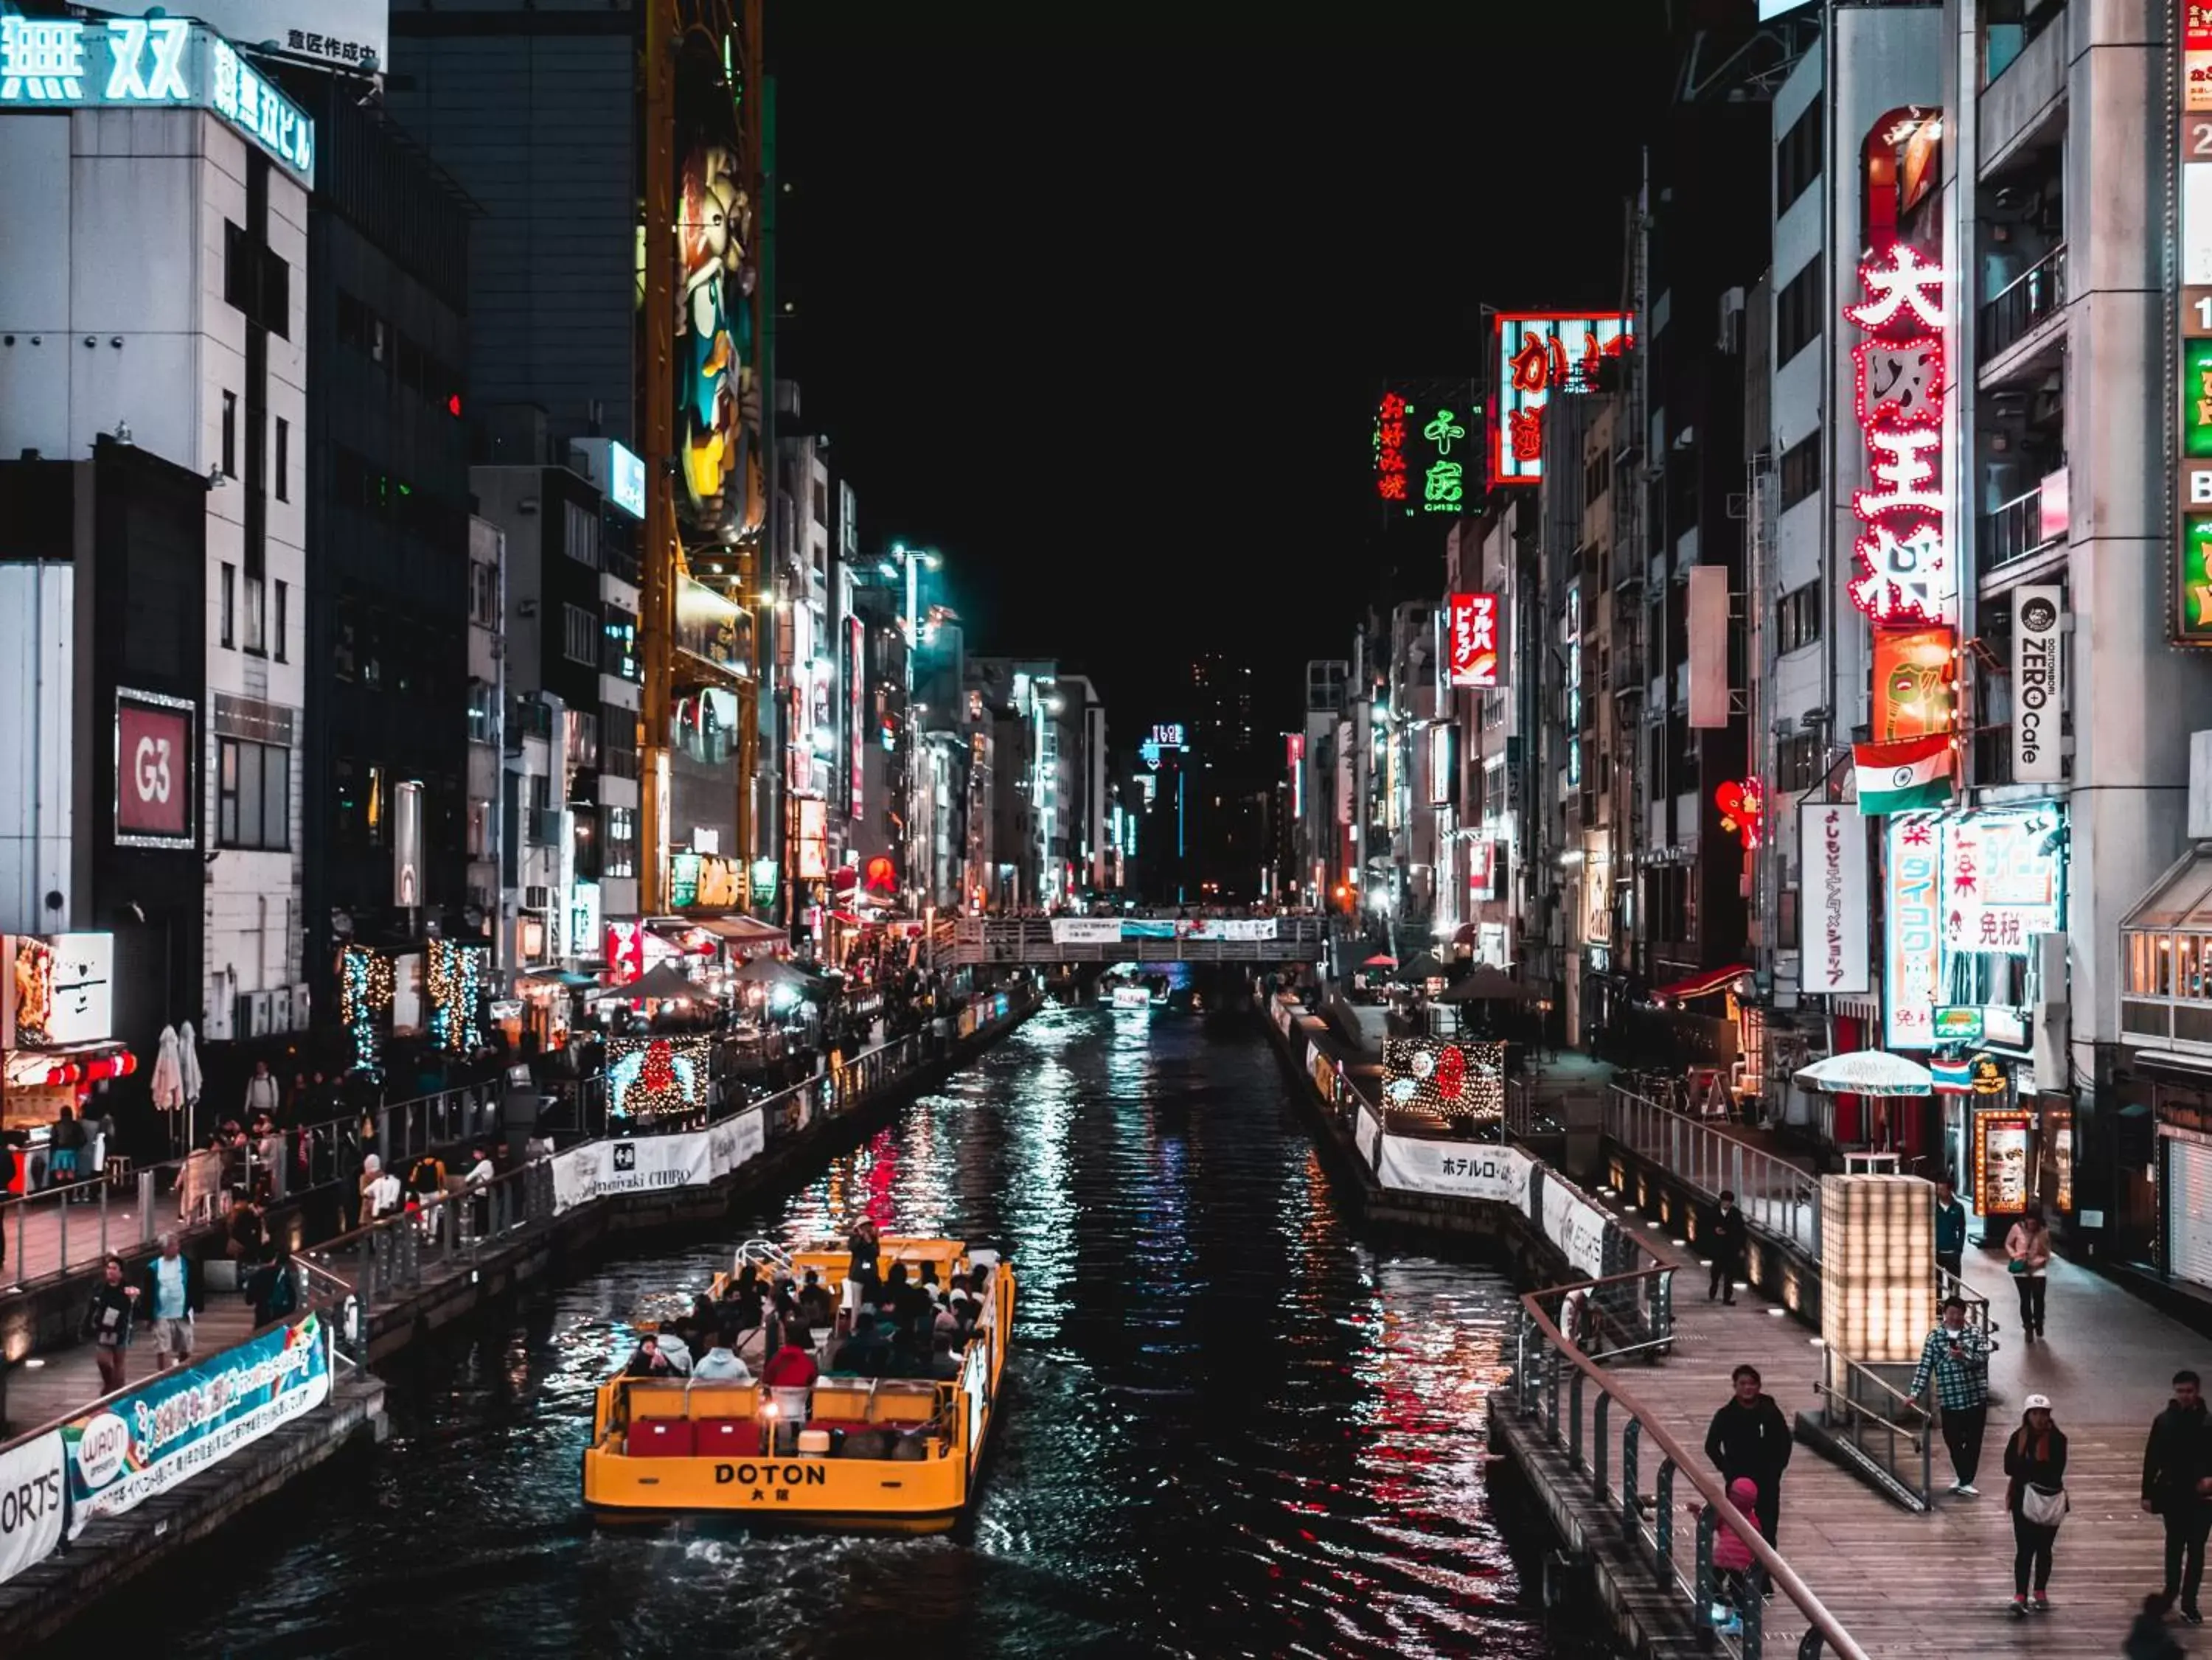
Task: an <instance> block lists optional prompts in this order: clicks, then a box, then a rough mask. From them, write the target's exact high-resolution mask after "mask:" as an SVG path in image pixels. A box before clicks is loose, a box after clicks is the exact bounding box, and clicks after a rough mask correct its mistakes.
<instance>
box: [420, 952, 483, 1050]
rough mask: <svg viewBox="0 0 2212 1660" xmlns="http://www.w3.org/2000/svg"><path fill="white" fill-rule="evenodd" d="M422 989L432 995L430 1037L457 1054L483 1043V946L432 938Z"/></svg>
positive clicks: (442, 1047) (476, 1047)
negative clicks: (481, 1014) (480, 1017)
mask: <svg viewBox="0 0 2212 1660" xmlns="http://www.w3.org/2000/svg"><path fill="white" fill-rule="evenodd" d="M423 989H424V990H425V991H427V992H428V994H429V998H430V1041H431V1042H432V1043H433V1044H435V1045H437V1046H438V1047H439V1048H440V1049H443V1050H446V1051H449V1052H451V1053H453V1054H456V1055H472V1054H474V1053H475V1052H476V1051H477V1050H478V1049H480V1048H482V1047H483V1026H482V1024H481V1023H480V1019H479V1011H480V1010H481V1009H483V947H482V946H477V945H456V944H455V943H453V942H452V941H450V940H432V941H431V942H430V948H429V951H428V954H427V955H426V958H425V966H424V969H423Z"/></svg>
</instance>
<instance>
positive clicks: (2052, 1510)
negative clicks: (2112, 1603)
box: [2004, 1395, 2068, 1620]
mask: <svg viewBox="0 0 2212 1660" xmlns="http://www.w3.org/2000/svg"><path fill="white" fill-rule="evenodd" d="M2026 1406H2027V1415H2026V1416H2025V1417H2023V1418H2022V1419H2021V1422H2020V1427H2019V1428H2018V1429H2016V1430H2015V1431H2013V1433H2012V1439H2010V1440H2009V1441H2007V1442H2006V1443H2005V1454H2004V1469H2005V1474H2006V1475H2008V1476H2009V1477H2010V1478H2011V1484H2010V1485H2009V1486H2008V1487H2007V1488H2006V1490H2005V1508H2006V1509H2007V1510H2008V1511H2010V1512H2012V1538H2013V1547H2014V1549H2013V1558H2012V1617H2013V1618H2014V1619H2015V1620H2024V1619H2026V1618H2027V1615H2028V1613H2029V1611H2030V1610H2031V1609H2033V1611H2034V1612H2035V1613H2037V1614H2048V1613H2050V1612H2051V1599H2050V1597H2049V1596H2046V1595H2045V1591H2046V1590H2048V1589H2049V1588H2050V1584H2051V1546H2052V1545H2053V1544H2055V1543H2056V1542H2057V1539H2058V1524H2059V1523H2061V1522H2062V1521H2063V1520H2064V1519H2065V1518H2066V1511H2067V1508H2068V1506H2067V1499H2066V1433H2065V1432H2064V1431H2063V1430H2062V1429H2060V1428H2059V1427H2058V1426H2057V1425H2056V1424H2054V1423H2052V1422H2051V1397H2050V1396H2048V1395H2031V1396H2028V1397H2027V1403H2026ZM2031 1568H2033V1570H2034V1576H2035V1600H2034V1601H2033V1602H2029V1601H2028V1595H2027V1590H2028V1572H2029V1570H2030V1569H2031Z"/></svg>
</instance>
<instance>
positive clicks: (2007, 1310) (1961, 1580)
mask: <svg viewBox="0 0 2212 1660" xmlns="http://www.w3.org/2000/svg"><path fill="white" fill-rule="evenodd" d="M1620 1220H1621V1221H1623V1222H1624V1223H1626V1225H1628V1226H1630V1227H1632V1228H1634V1229H1635V1230H1636V1231H1637V1232H1638V1233H1639V1234H1640V1235H1641V1237H1642V1238H1643V1239H1644V1244H1645V1245H1647V1246H1648V1247H1649V1248H1650V1249H1651V1250H1652V1251H1654V1252H1655V1254H1656V1255H1658V1256H1659V1257H1661V1258H1662V1260H1665V1261H1668V1262H1672V1263H1676V1264H1677V1265H1678V1266H1679V1268H1680V1272H1679V1273H1678V1274H1677V1275H1676V1276H1675V1287H1674V1290H1675V1312H1676V1316H1677V1330H1678V1333H1679V1336H1678V1341H1677V1342H1676V1344H1675V1346H1674V1353H1673V1354H1671V1355H1670V1356H1669V1357H1668V1359H1667V1360H1663V1361H1662V1362H1660V1363H1658V1364H1656V1365H1654V1366H1644V1365H1640V1364H1638V1363H1637V1362H1635V1361H1633V1360H1629V1361H1626V1362H1624V1363H1623V1364H1622V1366H1620V1368H1619V1372H1618V1375H1619V1377H1620V1380H1621V1383H1622V1385H1623V1387H1624V1388H1625V1389H1626V1390H1627V1392H1628V1393H1629V1394H1630V1395H1631V1396H1633V1397H1634V1398H1635V1400H1636V1401H1637V1403H1638V1404H1639V1405H1641V1406H1642V1407H1644V1409H1646V1410H1648V1411H1650V1413H1652V1414H1653V1415H1655V1416H1656V1417H1657V1418H1658V1419H1659V1420H1660V1421H1662V1423H1663V1424H1664V1425H1665V1426H1666V1427H1667V1429H1668V1433H1670V1434H1672V1435H1673V1436H1674V1438H1675V1439H1677V1440H1678V1441H1680V1443H1681V1444H1682V1445H1683V1446H1684V1447H1685V1448H1686V1449H1687V1450H1689V1451H1692V1453H1696V1454H1701V1453H1702V1451H1703V1448H1704V1445H1705V1430H1706V1426H1707V1424H1708V1423H1709V1422H1710V1421H1711V1417H1712V1415H1713V1412H1714V1411H1715V1409H1717V1408H1718V1407H1719V1406H1720V1404H1721V1403H1723V1402H1724V1401H1725V1400H1726V1399H1727V1398H1728V1395H1729V1372H1731V1371H1732V1370H1733V1369H1734V1368H1735V1366H1737V1365H1738V1364H1739V1363H1741V1362H1744V1361H1748V1362H1750V1363H1751V1364H1752V1365H1753V1366H1757V1367H1758V1368H1759V1372H1760V1375H1761V1376H1762V1377H1763V1378H1764V1379H1765V1385H1766V1390H1767V1393H1768V1394H1770V1395H1771V1396H1774V1398H1775V1399H1776V1401H1777V1402H1778V1403H1779V1404H1780V1405H1781V1407H1782V1409H1783V1410H1784V1413H1785V1414H1786V1415H1789V1416H1790V1417H1791V1418H1793V1419H1794V1418H1795V1417H1796V1415H1797V1414H1798V1413H1799V1412H1801V1411H1802V1412H1807V1413H1811V1412H1814V1411H1816V1410H1817V1409H1818V1406H1819V1397H1818V1396H1817V1395H1816V1393H1815V1384H1817V1383H1818V1381H1819V1378H1820V1348H1819V1347H1818V1346H1817V1344H1816V1342H1814V1335H1813V1333H1812V1332H1811V1331H1810V1330H1808V1328H1807V1327H1806V1326H1805V1325H1803V1324H1801V1323H1800V1322H1798V1321H1797V1320H1796V1319H1795V1318H1791V1317H1790V1316H1788V1315H1786V1314H1783V1313H1780V1312H1778V1305H1775V1304H1773V1303H1771V1302H1770V1301H1768V1300H1765V1299H1764V1298H1761V1297H1759V1296H1758V1295H1757V1294H1756V1293H1750V1292H1738V1293H1737V1294H1736V1303H1735V1307H1733V1308H1731V1307H1728V1306H1725V1305H1723V1304H1720V1303H1709V1302H1708V1301H1707V1300H1706V1297H1705V1293H1706V1285H1707V1276H1706V1274H1705V1271H1704V1269H1703V1268H1702V1266H1701V1265H1700V1264H1699V1262H1698V1261H1697V1259H1696V1258H1695V1257H1693V1256H1692V1254H1691V1253H1690V1252H1689V1251H1686V1250H1684V1249H1682V1248H1680V1247H1679V1246H1677V1245H1674V1243H1673V1241H1672V1240H1671V1239H1668V1238H1666V1237H1665V1236H1663V1235H1662V1234H1661V1233H1658V1232H1657V1231H1656V1230H1655V1229H1653V1228H1651V1227H1650V1226H1649V1225H1648V1224H1646V1223H1644V1221H1643V1220H1642V1219H1641V1218H1639V1217H1638V1216H1635V1215H1631V1214H1626V1213H1623V1214H1621V1215H1620ZM2052 1267H2053V1274H2052V1276H2051V1289H2050V1324H2051V1330H2052V1332H2053V1334H2054V1340H2053V1341H2052V1342H2050V1343H2047V1344H2037V1345H2035V1346H2033V1348H2031V1347H2029V1346H2027V1344H2025V1343H2024V1342H2020V1341H2019V1340H2018V1338H2017V1322H2016V1319H2015V1318H2012V1317H2013V1316H2014V1314H2015V1308H2014V1297H2013V1294H2012V1293H2011V1291H2010V1289H2009V1286H2010V1281H2009V1277H2008V1275H2006V1274H2005V1273H2004V1271H2003V1269H2002V1264H2001V1263H1999V1262H1997V1261H1996V1260H1994V1259H1990V1258H1988V1257H1983V1256H1981V1255H1980V1254H1978V1253H1976V1254H1972V1255H1970V1257H1969V1258H1968V1263H1967V1278H1968V1279H1969V1281H1972V1282H1973V1283H1974V1284H1975V1285H1976V1287H1977V1288H1978V1289H1979V1290H1981V1291H1982V1292H1983V1293H1984V1294H1986V1295H1989V1296H1990V1298H1991V1299H1992V1301H1993V1304H1994V1306H1995V1312H1996V1319H1997V1323H1998V1325H1999V1328H2000V1332H1999V1342H2000V1344H2001V1348H2000V1350H1999V1353H1998V1354H1997V1355H1996V1359H1995V1360H1994V1361H1993V1363H1992V1365H1991V1368H1990V1381H1991V1386H1992V1390H1993V1392H1994V1393H1995V1394H1996V1396H1997V1397H1998V1399H1997V1400H1996V1402H1995V1403H1993V1404H1992V1407H1991V1410H1990V1428H1989V1433H1988V1435H1987V1438H1986V1440H1985V1443H1984V1456H1983V1461H1982V1468H1981V1470H1980V1473H1979V1475H1978V1481H1977V1485H1978V1487H1981V1489H1982V1493H1983V1496H1982V1497H1981V1498H1979V1499H1954V1498H1951V1497H1949V1496H1948V1495H1946V1496H1943V1497H1942V1498H1940V1499H1938V1501H1937V1505H1936V1510H1935V1512H1933V1513H1932V1514H1929V1515H1915V1514H1913V1513H1911V1512H1907V1511H1905V1510H1904V1509H1902V1508H1900V1507H1899V1506H1897V1505H1895V1504H1893V1503H1892V1502H1891V1501H1889V1500H1888V1499H1884V1498H1882V1497H1881V1496H1879V1495H1878V1494H1877V1493H1875V1491H1874V1489H1873V1488H1872V1487H1869V1486H1868V1485H1867V1484H1866V1483H1864V1482H1863V1481H1861V1480H1859V1479H1858V1478H1857V1476H1855V1475H1850V1474H1848V1473H1846V1472H1845V1471H1844V1469H1841V1468H1840V1467H1838V1465H1835V1464H1833V1463H1829V1462H1828V1461H1827V1460H1826V1459H1825V1458H1824V1457H1821V1456H1820V1454H1819V1453H1818V1452H1816V1451H1814V1450H1813V1449H1812V1448H1810V1447H1808V1446H1805V1445H1802V1444H1801V1445H1799V1446H1798V1447H1797V1449H1796V1455H1795V1456H1794V1457H1792V1459H1791V1461H1790V1469H1789V1473H1788V1475H1786V1476H1785V1477H1784V1481H1783V1484H1782V1505H1781V1530H1780V1538H1779V1540H1778V1544H1779V1547H1780V1549H1781V1552H1782V1554H1783V1556H1784V1559H1785V1560H1787V1561H1788V1562H1789V1563H1790V1566H1791V1567H1792V1568H1794V1569H1795V1570H1796V1572H1797V1573H1798V1574H1799V1575H1800V1576H1801V1577H1802V1578H1803V1579H1804V1580H1805V1582H1806V1584H1808V1585H1809V1586H1810V1587H1811V1588H1812V1590H1813V1591H1814V1594H1815V1595H1816V1596H1819V1597H1820V1599H1821V1601H1822V1602H1825V1603H1826V1605H1827V1607H1828V1609H1830V1610H1831V1612H1832V1613H1833V1614H1834V1615H1836V1616H1837V1617H1838V1619H1839V1620H1840V1621H1842V1622H1843V1624H1844V1628H1845V1629H1846V1630H1848V1631H1849V1632H1850V1633H1851V1635H1852V1636H1853V1637H1854V1638H1855V1639H1857V1641H1858V1642H1859V1643H1860V1644H1861V1645H1863V1647H1864V1648H1865V1649H1866V1651H1867V1652H1868V1653H1869V1655H1882V1656H1896V1657H1926V1660H1936V1657H1939V1656H1940V1657H1942V1660H1958V1657H1963V1656H1978V1655H2009V1654H2027V1655H2047V1656H2051V1657H2067V1660H2073V1657H2087V1656H2094V1655H2106V1654H2117V1653H2118V1651H2119V1645H2120V1643H2121V1641H2122V1639H2123V1638H2124V1636H2125V1634H2126V1632H2127V1629H2128V1625H2129V1622H2130V1621H2131V1620H2132V1619H2133V1618H2134V1616H2135V1614H2136V1609H2137V1608H2138V1607H2139V1605H2140V1603H2141V1602H2142V1597H2143V1596H2145V1595H2146V1594H2147V1593H2148V1592H2151V1591H2154V1590H2158V1589H2159V1584H2160V1577H2161V1574H2162V1564H2163V1550H2164V1535H2163V1532H2162V1530H2161V1529H2160V1524H2159V1522H2158V1519H2157V1518H2155V1517H2152V1516H2148V1515H2145V1514H2144V1513H2143V1512H2142V1510H2141V1508H2140V1507H2139V1506H2138V1504H2137V1496H2138V1491H2139V1485H2140V1477H2141V1472H2142V1447H2143V1440H2144V1437H2145V1435H2146V1433H2147V1432H2148V1428H2149V1425H2150V1421H2151V1419H2152V1418H2153V1417H2154V1415H2156V1414H2157V1412H2158V1411H2159V1410H2160V1408H2162V1407H2163V1406H2164V1405H2165V1403H2166V1396H2167V1382H2168V1379H2169V1378H2171V1377H2172V1373H2173V1372H2174V1371H2175V1370H2176V1369H2177V1368H2178V1367H2179V1366H2190V1365H2193V1366H2196V1367H2197V1369H2199V1370H2201V1371H2205V1372H2208V1374H2212V1345H2207V1344H2206V1343H2204V1342H2203V1340H2201V1339H2199V1338H2197V1336H2195V1335H2194V1334H2192V1333H2191V1332H2190V1331H2188V1330H2186V1329H2185V1328H2184V1327H2182V1326H2180V1325H2179V1324H2177V1323H2175V1322H2173V1321H2172V1320H2169V1319H2167V1318H2165V1317H2164V1316H2162V1315H2160V1314H2158V1313H2157V1312H2154V1311H2153V1310H2152V1309H2150V1308H2149V1307H2148V1306H2146V1305H2144V1304H2142V1302H2140V1301H2138V1300H2136V1299H2135V1298H2133V1297H2131V1296H2130V1294H2129V1293H2126V1292H2125V1291H2124V1290H2122V1289H2121V1288H2119V1287H2118V1286H2115V1285H2113V1284H2112V1283H2110V1282H2108V1281H2104V1280H2102V1279H2100V1278H2099V1277H2098V1276H2096V1275H2092V1274H2090V1273H2088V1272H2087V1270H2085V1269H2080V1268H2077V1267H2075V1266H2074V1265H2073V1264H2071V1263H2063V1262H2055V1263H2053V1265H2052ZM2031 1391H2040V1392H2042V1393H2045V1394H2047V1395H2049V1396H2051V1399H2052V1401H2053V1403H2054V1409H2055V1411H2054V1415H2055V1416H2056V1418H2057V1422H2058V1425H2059V1427H2061V1428H2062V1429H2063V1430H2064V1431H2065V1432H2066V1434H2067V1437H2068V1440H2069V1454H2070V1457H2069V1467H2068V1471H2067V1487H2068V1488H2069V1492H2070V1493H2071V1495H2072V1498H2073V1501H2074V1510H2073V1513H2072V1515H2071V1516H2070V1517H2069V1518H2068V1520H2067V1522H2066V1524H2065V1525H2064V1526H2063V1528H2062V1529H2061V1530H2060V1531H2059V1536H2058V1543H2057V1552H2056V1554H2055V1561H2054V1571H2053V1573H2052V1577H2051V1609H2052V1611H2051V1614H2049V1615H2045V1616H2041V1617H2036V1616H2031V1617H2030V1618H2029V1619H2027V1620H2026V1621H2015V1619H2014V1618H2013V1617H2012V1615H2011V1611H2010V1603H2011V1598H2012V1562H2013V1541H2012V1526H2011V1519H2010V1517H2009V1516H2008V1513H2007V1512H2006V1510H2005V1506H2004V1492H2005V1481H2004V1475H2003V1468H2002V1466H2003V1447H2004V1442H2005V1439H2006V1438H2007V1437H2008V1435H2009V1434H2010V1433H2011V1432H2012V1430H2013V1428H2014V1427H2015V1426H2016V1425H2017V1424H2018V1422H2019V1421H2020V1408H2019V1403H2020V1401H2021V1399H2022V1398H2023V1397H2024V1396H2026V1395H2027V1393H2029V1392H2031ZM1586 1410H1587V1409H1586ZM1564 1414H1565V1404H1564V1399H1563V1403H1562V1432H1563V1433H1564V1430H1565V1417H1564ZM1616 1456H1617V1447H1616ZM1935 1457H1936V1470H1937V1472H1938V1475H1937V1482H1936V1485H1937V1487H1938V1488H1939V1491H1940V1490H1941V1489H1942V1488H1945V1487H1948V1486H1949V1482H1950V1468H1949V1461H1948V1458H1947V1457H1946V1456H1945V1454H1944V1451H1943V1449H1942V1445H1941V1444H1940V1442H1939V1444H1938V1445H1937V1446H1936V1453H1935ZM1615 1468H1616V1469H1617V1468H1618V1466H1617V1465H1616V1467H1615ZM1655 1473H1656V1460H1655V1457H1654V1456H1653V1455H1652V1454H1651V1453H1650V1451H1649V1450H1648V1449H1647V1451H1646V1452H1645V1453H1644V1467H1643V1469H1642V1471H1641V1475H1642V1481H1641V1482H1640V1486H1641V1487H1642V1488H1643V1490H1644V1492H1646V1493H1650V1491H1651V1490H1652V1481H1653V1476H1654V1474H1655ZM1686 1496H1693V1495H1689V1489H1688V1487H1687V1484H1686V1483H1683V1484H1680V1485H1678V1487H1677V1489H1676V1498H1675V1502H1676V1504H1677V1506H1684V1501H1685V1498H1686ZM1675 1522H1676V1526H1677V1530H1678V1532H1679V1534H1680V1536H1681V1537H1682V1539H1683V1540H1684V1542H1685V1543H1684V1544H1683V1545H1680V1546H1678V1555H1680V1554H1685V1552H1686V1548H1687V1542H1688V1541H1689V1540H1692V1539H1693V1538H1694V1527H1695V1518H1693V1517H1692V1515H1691V1514H1689V1513H1688V1512H1687V1510H1686V1507H1685V1508H1681V1509H1679V1510H1678V1513H1677V1515H1676V1518H1675ZM1685 1560H1686V1558H1685ZM2207 1595H2208V1598H2212V1589H2208V1593H2207ZM1768 1607H1769V1609H1770V1610H1771V1624H1770V1627H1769V1636H1768V1647H1767V1652H1768V1653H1769V1654H1770V1655H1773V1654H1788V1653H1794V1652H1795V1645H1796V1640H1797V1638H1798V1637H1799V1635H1801V1634H1802V1630H1803V1622H1802V1620H1801V1619H1800V1618H1799V1617H1798V1616H1797V1615H1796V1610H1795V1609H1792V1608H1791V1607H1790V1604H1789V1603H1788V1602H1787V1601H1786V1600H1785V1599H1783V1598H1780V1597H1778V1598H1777V1599H1776V1600H1775V1601H1774V1602H1771V1603H1770V1604H1768ZM2174 1633H2175V1635H2176V1637H2177V1639H2178V1640H2179V1642H2180V1643H2181V1645H2182V1646H2183V1648H2184V1649H2185V1650H2186V1651H2190V1652H2191V1653H2198V1654H2207V1655H2212V1628H2207V1629H2206V1630H2203V1631H2195V1630H2191V1629H2190V1628H2187V1627H2181V1626H2179V1625H2177V1626H2176V1627H2174ZM1784 1637H1786V1638H1787V1639H1788V1643H1789V1646H1788V1647H1783V1646H1781V1645H1780V1644H1779V1641H1778V1639H1782V1638H1784Z"/></svg>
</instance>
